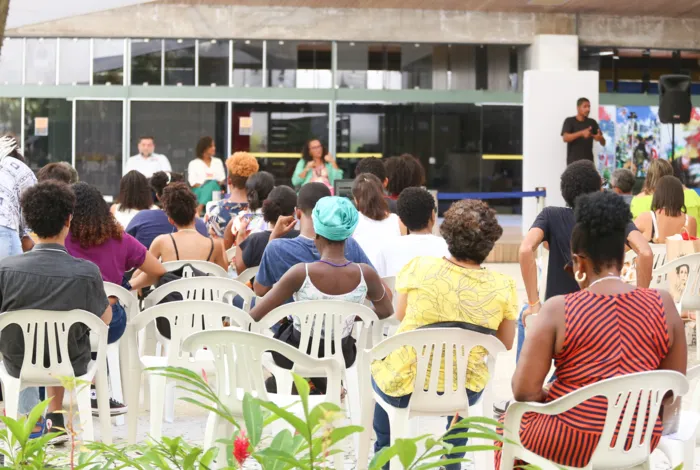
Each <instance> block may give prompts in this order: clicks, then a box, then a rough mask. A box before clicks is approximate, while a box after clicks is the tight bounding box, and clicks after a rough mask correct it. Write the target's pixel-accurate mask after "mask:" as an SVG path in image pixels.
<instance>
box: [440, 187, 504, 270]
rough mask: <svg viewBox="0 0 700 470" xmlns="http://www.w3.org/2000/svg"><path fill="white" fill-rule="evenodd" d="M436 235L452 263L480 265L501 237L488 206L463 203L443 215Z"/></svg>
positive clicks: (457, 204) (501, 229)
mask: <svg viewBox="0 0 700 470" xmlns="http://www.w3.org/2000/svg"><path fill="white" fill-rule="evenodd" d="M440 233H441V234H442V236H443V237H444V238H445V241H446V242H447V249H448V250H449V251H450V254H451V255H452V256H453V257H454V258H455V259H457V260H460V261H472V262H474V263H479V264H481V263H483V262H484V260H485V259H486V257H487V256H488V255H489V253H491V250H492V249H493V246H494V245H495V244H496V242H497V241H498V239H499V238H501V235H503V228H502V227H501V226H500V225H499V224H498V219H497V218H496V211H495V210H493V209H491V208H490V207H489V205H488V204H486V203H485V202H483V201H478V200H475V199H464V200H462V201H457V202H455V203H454V204H452V207H450V208H449V209H448V210H447V212H445V220H444V221H443V223H442V225H440Z"/></svg>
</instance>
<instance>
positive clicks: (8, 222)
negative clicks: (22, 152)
mask: <svg viewBox="0 0 700 470" xmlns="http://www.w3.org/2000/svg"><path fill="white" fill-rule="evenodd" d="M35 184H36V176H34V172H33V171H32V170H31V169H30V168H29V167H28V166H27V165H25V164H24V163H22V162H21V161H20V160H17V159H16V158H13V157H5V158H3V159H2V160H1V161H0V226H2V227H6V228H9V229H11V230H15V231H16V232H17V233H18V234H19V236H20V238H21V237H24V236H28V235H29V233H30V230H29V228H27V227H26V225H25V224H24V220H23V218H22V208H21V207H20V197H21V195H22V192H23V191H24V190H25V189H27V188H29V187H30V186H34V185H35Z"/></svg>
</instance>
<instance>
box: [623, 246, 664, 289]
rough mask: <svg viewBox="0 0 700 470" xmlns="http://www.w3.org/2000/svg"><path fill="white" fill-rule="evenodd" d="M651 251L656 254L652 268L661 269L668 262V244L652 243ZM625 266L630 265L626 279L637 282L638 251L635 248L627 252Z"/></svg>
mask: <svg viewBox="0 0 700 470" xmlns="http://www.w3.org/2000/svg"><path fill="white" fill-rule="evenodd" d="M649 246H650V247H651V252H652V253H653V255H654V261H653V263H652V265H651V269H652V270H655V269H659V268H661V267H662V266H663V265H664V264H666V245H665V244H658V243H651V244H649ZM625 266H629V268H630V269H628V271H627V273H626V275H625V276H624V279H625V281H627V282H630V283H632V282H633V283H634V284H636V282H637V253H635V252H634V251H633V250H629V251H628V252H627V253H625Z"/></svg>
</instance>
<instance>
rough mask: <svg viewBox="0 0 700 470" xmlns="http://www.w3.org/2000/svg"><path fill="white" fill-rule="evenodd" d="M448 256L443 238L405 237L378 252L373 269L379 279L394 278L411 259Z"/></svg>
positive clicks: (429, 235)
mask: <svg viewBox="0 0 700 470" xmlns="http://www.w3.org/2000/svg"><path fill="white" fill-rule="evenodd" d="M418 256H434V257H436V258H442V257H443V256H450V252H449V251H448V250H447V242H446V241H445V239H444V238H442V237H438V236H435V235H431V234H417V235H406V236H405V237H400V238H399V239H398V240H397V239H394V240H391V241H389V242H387V243H385V244H384V245H382V249H381V250H380V251H379V255H378V256H377V262H376V263H375V264H374V268H375V269H376V270H377V273H379V275H380V276H381V277H389V276H396V275H397V274H399V272H400V271H401V270H402V269H403V267H404V266H406V265H407V264H408V263H409V262H410V261H411V260H412V259H413V258H417V257H418Z"/></svg>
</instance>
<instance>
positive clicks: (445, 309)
mask: <svg viewBox="0 0 700 470" xmlns="http://www.w3.org/2000/svg"><path fill="white" fill-rule="evenodd" d="M404 194H406V190H405V191H404V192H402V193H401V197H403V196H404ZM399 210H401V199H400V198H399ZM440 232H441V233H442V236H443V237H445V241H446V242H447V246H448V249H449V252H450V255H449V257H434V256H421V257H418V258H415V259H413V260H412V261H411V262H410V263H408V264H407V265H406V266H405V267H404V268H403V269H402V270H401V272H400V273H399V275H398V276H397V278H396V291H397V293H398V302H397V304H398V307H397V309H396V317H397V318H398V319H399V320H400V321H401V325H400V326H399V329H398V331H397V334H400V333H403V332H405V331H412V330H415V329H418V328H420V327H423V326H425V325H430V324H433V323H440V322H461V323H464V324H465V328H466V329H471V328H469V326H470V325H474V326H476V327H478V328H479V329H483V328H486V329H488V330H491V331H492V332H493V334H495V336H496V337H497V338H498V339H499V340H500V341H501V342H502V343H503V344H504V345H505V346H506V347H507V348H508V349H510V348H511V347H512V345H513V336H514V333H515V320H516V318H517V314H518V310H517V294H516V291H515V281H514V280H513V279H512V278H510V277H509V276H506V275H503V274H500V273H498V272H495V271H491V270H488V269H485V268H482V266H481V263H483V262H484V260H485V259H486V257H487V256H488V255H489V253H490V252H491V250H492V249H493V246H494V244H495V243H496V241H497V240H498V239H499V238H501V235H502V234H503V229H502V228H501V226H500V225H499V224H498V220H497V219H496V211H494V210H493V209H491V208H489V206H488V205H487V204H486V203H484V202H482V201H476V200H463V201H459V202H456V203H454V204H453V205H452V207H451V208H450V209H449V210H448V211H447V212H445V220H444V222H443V223H442V225H441V226H440ZM447 293H449V294H450V295H446V294H447ZM477 299H478V300H477ZM485 356H486V351H485V350H483V348H474V350H473V351H471V352H470V354H469V363H468V366H467V368H468V370H467V371H458V372H457V373H458V374H459V373H466V374H467V383H466V386H467V396H468V397H469V402H470V404H473V403H475V402H476V401H477V400H478V399H479V396H480V395H481V392H482V391H483V390H484V387H485V386H486V383H487V382H488V380H489V375H488V369H487V366H486V363H485V362H484V357H485ZM415 361H416V358H415V352H414V351H413V350H412V349H411V348H403V349H401V350H397V351H394V352H392V353H391V354H389V355H388V356H387V357H386V358H384V359H383V360H380V361H375V362H374V363H373V364H372V366H371V367H372V385H373V388H374V390H375V391H376V392H377V393H378V394H379V395H380V396H381V397H382V398H383V399H384V400H385V401H386V402H387V403H389V404H391V405H392V406H395V407H398V408H405V407H407V406H408V403H409V400H410V397H411V393H413V387H414V382H415V380H416V369H415ZM441 367H443V368H444V365H442V366H441ZM440 373H441V374H445V373H452V372H446V371H444V370H441V372H440ZM438 387H440V385H438ZM438 391H440V388H438ZM452 419H453V418H452V417H451V416H449V417H448V418H447V428H448V429H449V427H450V423H451V422H452ZM374 431H375V432H376V433H377V441H376V442H375V445H374V451H375V453H376V452H379V451H380V450H381V449H383V448H384V447H387V446H389V444H390V442H391V437H390V436H391V435H390V428H389V418H388V417H387V414H386V411H384V409H383V408H382V407H381V406H380V405H379V404H376V406H375V408H374ZM459 432H462V433H463V432H466V430H460V431H458V433H459ZM466 441H467V439H466V438H454V439H452V440H448V442H449V443H451V444H452V445H454V446H457V447H461V446H464V445H465V444H466ZM463 455H464V453H463V452H459V453H455V454H454V455H450V456H447V458H448V459H449V458H460V457H462V456H463ZM386 468H388V465H387V467H386ZM445 468H447V469H450V470H451V469H459V468H460V464H451V465H446V466H445Z"/></svg>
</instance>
